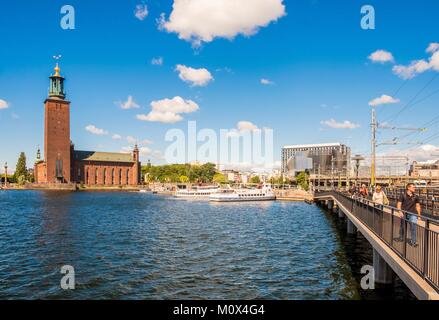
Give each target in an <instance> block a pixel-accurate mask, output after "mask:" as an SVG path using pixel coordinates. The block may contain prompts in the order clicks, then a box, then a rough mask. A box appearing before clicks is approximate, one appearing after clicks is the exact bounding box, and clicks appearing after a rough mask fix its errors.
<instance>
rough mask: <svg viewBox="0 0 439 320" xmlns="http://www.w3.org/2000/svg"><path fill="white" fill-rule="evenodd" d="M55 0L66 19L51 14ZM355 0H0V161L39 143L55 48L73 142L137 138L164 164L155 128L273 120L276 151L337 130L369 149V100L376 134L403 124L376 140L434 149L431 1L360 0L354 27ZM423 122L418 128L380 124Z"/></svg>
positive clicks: (436, 35)
mask: <svg viewBox="0 0 439 320" xmlns="http://www.w3.org/2000/svg"><path fill="white" fill-rule="evenodd" d="M66 4H68V5H71V6H72V7H73V8H74V13H75V20H74V24H75V29H73V30H72V29H67V30H65V29H63V28H62V27H61V24H60V22H61V20H62V19H63V17H64V16H65V15H66V14H63V13H61V8H62V7H63V6H64V5H66ZM364 4H365V3H364V1H357V0H341V1H329V0H301V1H299V0H297V1H292V0H283V1H282V0H239V1H238V0H209V1H206V0H145V1H135V0H133V1H131V0H123V1H122V0H120V1H111V2H108V1H98V0H88V1H85V0H80V1H79V0H71V1H69V2H68V3H66V2H65V1H54V0H50V1H49V0H40V1H31V0H25V1H14V2H12V1H8V2H6V1H2V2H1V3H0V128H1V138H0V150H1V151H0V164H1V166H3V163H4V162H6V161H7V162H8V164H9V167H10V168H11V169H12V170H13V168H14V167H15V163H16V161H17V158H18V155H19V153H20V152H22V151H23V152H25V153H26V155H27V158H28V165H29V166H31V165H32V163H33V161H34V160H35V156H36V151H37V148H38V145H40V146H43V144H44V143H43V141H44V140H43V135H44V132H43V129H44V126H43V125H44V122H43V121H44V107H43V103H44V100H45V98H46V97H47V91H48V86H49V79H48V77H49V76H50V74H51V73H52V72H53V68H54V65H55V61H54V59H53V56H54V55H62V58H61V60H60V66H61V73H62V75H63V76H65V77H66V92H67V98H68V100H69V101H71V139H72V141H73V143H74V144H75V147H76V149H79V150H98V151H112V152H121V151H127V150H129V148H130V147H132V146H133V145H134V143H136V142H137V143H139V144H140V146H141V148H142V149H141V150H142V157H141V159H142V161H143V162H146V161H147V160H148V159H151V161H152V163H157V164H161V163H164V160H163V154H164V152H165V150H166V148H167V147H168V145H169V142H166V141H165V134H166V132H167V131H168V130H169V129H172V128H179V129H183V130H185V131H186V130H187V126H188V123H187V122H188V121H196V122H197V128H198V129H202V128H211V129H213V130H215V131H218V132H219V130H220V129H233V128H237V129H239V130H241V129H247V130H254V129H255V128H271V129H273V134H274V156H275V159H274V160H275V162H276V163H275V164H278V162H279V160H280V157H281V148H282V146H284V145H291V144H305V143H306V144H308V143H328V142H342V143H346V144H348V145H349V146H350V147H351V148H352V153H354V154H357V153H359V154H364V155H368V154H369V153H370V114H371V108H372V107H371V105H370V104H374V105H375V108H376V110H377V117H378V121H379V123H381V125H382V126H383V127H386V128H383V129H380V130H379V133H378V142H379V143H380V144H381V143H384V142H388V141H390V140H392V139H393V138H394V137H401V136H402V138H404V136H405V135H407V134H410V135H409V136H407V137H406V138H404V139H400V140H398V141H400V142H401V144H398V145H381V146H380V147H379V149H378V153H379V154H383V155H384V154H386V155H409V156H410V157H411V158H412V159H417V160H427V159H432V158H437V155H438V154H439V149H437V148H436V146H437V145H439V137H437V136H435V134H437V133H438V132H439V121H437V119H435V117H439V110H438V108H437V106H438V102H439V92H438V90H439V76H438V75H439V45H437V43H438V42H439V26H438V19H437V12H439V11H438V10H439V2H437V1H434V0H418V1H397V0H386V1H376V0H375V1H372V0H370V1H368V2H367V4H369V5H371V6H373V8H374V9H375V29H374V30H364V29H363V28H362V27H361V24H360V23H361V20H362V18H363V17H364V14H362V13H361V8H362V6H363V5H364ZM70 22H71V21H70ZM437 52H438V53H437ZM436 53H437V54H436ZM372 101H374V102H372ZM438 119H439V118H438ZM432 120H435V121H432ZM429 122H431V123H429ZM425 125H428V131H426V132H423V133H416V132H415V133H413V132H412V131H397V130H390V129H388V128H387V127H400V128H421V127H424V126H425ZM403 142H406V143H419V145H415V144H402V143H403ZM0 170H2V169H0Z"/></svg>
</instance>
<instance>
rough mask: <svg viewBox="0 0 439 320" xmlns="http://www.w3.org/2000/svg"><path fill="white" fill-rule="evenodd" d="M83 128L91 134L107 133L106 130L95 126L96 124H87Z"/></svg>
mask: <svg viewBox="0 0 439 320" xmlns="http://www.w3.org/2000/svg"><path fill="white" fill-rule="evenodd" d="M85 130H86V131H88V132H90V133H91V134H95V135H98V136H104V135H107V134H108V131H106V130H104V129H100V128H97V127H96V126H94V125H92V124H89V125H88V126H86V127H85Z"/></svg>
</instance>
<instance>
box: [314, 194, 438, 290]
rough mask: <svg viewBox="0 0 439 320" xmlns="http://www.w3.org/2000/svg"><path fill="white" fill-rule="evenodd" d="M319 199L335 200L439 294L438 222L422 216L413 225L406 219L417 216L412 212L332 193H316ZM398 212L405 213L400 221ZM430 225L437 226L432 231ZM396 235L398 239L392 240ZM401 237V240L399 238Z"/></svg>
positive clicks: (360, 198)
mask: <svg viewBox="0 0 439 320" xmlns="http://www.w3.org/2000/svg"><path fill="white" fill-rule="evenodd" d="M319 196H320V197H325V196H331V197H332V198H334V199H335V200H337V201H338V202H339V203H340V204H341V205H343V206H344V207H345V209H346V210H349V211H350V213H351V214H353V215H354V216H355V217H356V218H357V219H359V220H360V221H361V222H362V223H363V224H364V225H365V226H366V227H367V228H368V229H369V230H370V231H371V232H373V233H374V234H375V235H376V236H378V237H379V238H380V239H381V240H382V241H383V242H384V243H385V244H386V245H387V246H388V247H389V248H390V249H391V250H392V251H394V252H395V253H396V254H397V255H398V256H399V257H400V258H401V259H403V260H404V262H406V263H407V265H408V266H410V267H411V268H412V269H413V270H414V271H415V272H417V273H418V274H419V275H420V276H422V277H423V278H424V279H425V280H426V281H427V282H428V283H430V284H431V285H432V286H433V287H434V288H435V289H436V290H437V291H438V292H439V225H438V224H437V223H438V221H437V220H434V219H430V218H427V217H421V221H422V223H421V224H419V223H414V222H412V221H411V220H410V219H409V218H408V215H416V214H414V213H410V212H407V211H403V210H399V209H398V208H395V207H392V206H385V205H380V204H376V203H374V202H373V201H370V200H368V199H365V198H362V197H352V196H350V195H349V194H346V193H343V192H339V191H335V190H329V191H323V192H321V191H317V197H319ZM400 212H402V213H404V216H403V217H402V218H401V217H399V216H398V215H396V213H400ZM422 224H425V226H423V225H422ZM433 226H436V228H434V229H435V230H433V228H432V227H433ZM395 235H399V237H398V238H395V237H394V236H395ZM400 237H402V239H399V238H400ZM413 238H415V239H413ZM399 240H402V241H399Z"/></svg>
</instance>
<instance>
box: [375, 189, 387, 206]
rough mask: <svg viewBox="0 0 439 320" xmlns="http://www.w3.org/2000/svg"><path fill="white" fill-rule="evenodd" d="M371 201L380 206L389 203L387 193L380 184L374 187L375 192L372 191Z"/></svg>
mask: <svg viewBox="0 0 439 320" xmlns="http://www.w3.org/2000/svg"><path fill="white" fill-rule="evenodd" d="M372 201H373V202H375V203H376V204H378V205H381V206H383V205H384V206H388V205H389V199H388V198H387V195H386V194H385V193H384V191H383V189H382V188H381V186H377V187H376V189H375V192H374V193H373V196H372Z"/></svg>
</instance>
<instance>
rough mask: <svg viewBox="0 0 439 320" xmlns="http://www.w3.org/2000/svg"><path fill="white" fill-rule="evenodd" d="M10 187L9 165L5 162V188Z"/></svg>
mask: <svg viewBox="0 0 439 320" xmlns="http://www.w3.org/2000/svg"><path fill="white" fill-rule="evenodd" d="M7 187H8V163H7V162H5V188H7Z"/></svg>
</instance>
